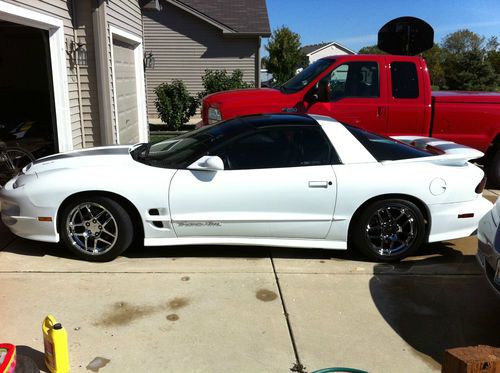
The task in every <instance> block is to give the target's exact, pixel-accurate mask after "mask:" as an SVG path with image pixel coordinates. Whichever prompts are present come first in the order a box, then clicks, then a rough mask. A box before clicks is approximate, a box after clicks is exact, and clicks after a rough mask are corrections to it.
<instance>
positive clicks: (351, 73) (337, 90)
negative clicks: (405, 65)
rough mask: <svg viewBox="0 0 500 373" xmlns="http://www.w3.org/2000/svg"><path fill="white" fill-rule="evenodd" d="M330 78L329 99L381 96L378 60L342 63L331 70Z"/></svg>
mask: <svg viewBox="0 0 500 373" xmlns="http://www.w3.org/2000/svg"><path fill="white" fill-rule="evenodd" d="M329 80H330V81H329V92H328V94H329V97H328V100H329V101H338V100H340V99H342V98H376V97H380V86H379V71H378V64H377V63H376V62H368V61H367V62H363V61H356V62H348V63H345V64H342V65H340V66H337V67H336V68H335V69H334V70H333V71H332V72H331V74H330V75H329Z"/></svg>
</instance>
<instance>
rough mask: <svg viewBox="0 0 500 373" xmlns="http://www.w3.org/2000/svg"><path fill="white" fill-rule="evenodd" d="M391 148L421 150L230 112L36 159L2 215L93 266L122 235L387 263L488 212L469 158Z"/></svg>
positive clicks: (13, 226)
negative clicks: (354, 255) (129, 141)
mask: <svg viewBox="0 0 500 373" xmlns="http://www.w3.org/2000/svg"><path fill="white" fill-rule="evenodd" d="M403 140H404V141H408V142H412V141H413V143H414V144H416V145H418V146H420V148H424V149H419V148H418V147H417V146H410V145H407V144H405V143H403V142H400V141H396V140H393V139H390V138H387V137H383V136H379V135H375V134H373V133H370V132H366V131H364V130H361V129H358V128H355V127H351V126H347V125H343V124H341V123H338V122H336V121H335V120H332V119H330V118H327V117H321V116H313V115H311V116H308V115H285V114H282V115H279V114H277V115H255V116H247V117H241V118H236V119H233V120H229V121H226V122H223V123H220V124H217V125H214V126H209V127H203V128H201V129H198V130H195V131H192V132H190V133H187V134H185V135H182V136H179V137H176V138H174V139H170V140H166V141H162V142H159V143H156V144H137V145H134V146H114V147H102V148H94V149H88V150H79V151H73V152H69V153H62V154H56V155H53V156H49V157H46V158H42V159H39V160H37V161H35V162H33V163H32V164H30V165H28V166H27V167H25V169H24V170H23V172H22V173H21V174H20V175H18V176H17V177H15V178H14V179H12V180H10V181H9V182H7V184H6V185H5V187H4V188H3V189H2V190H0V201H1V213H2V220H3V222H4V223H5V224H6V225H7V227H9V228H10V230H11V231H12V232H13V233H15V234H16V235H18V236H21V237H25V238H28V239H33V240H39V241H45V242H59V241H60V240H62V241H63V242H64V244H65V245H66V246H67V248H68V249H69V250H71V251H72V252H73V253H74V254H76V255H78V256H79V257H80V258H83V259H86V260H93V261H107V260H112V259H113V258H115V257H116V256H118V255H120V254H121V253H122V252H123V251H124V250H126V249H127V248H128V247H129V246H130V245H131V243H132V241H133V239H134V237H135V238H139V239H140V240H142V239H144V245H146V246H164V245H187V244H230V245H269V246H286V247H302V248H324V249H347V246H348V244H350V245H352V246H354V247H357V248H359V249H360V250H361V251H362V252H364V253H365V254H366V255H368V256H369V257H370V258H372V259H374V260H379V261H395V260H399V259H402V258H404V257H406V256H408V255H411V254H413V253H415V251H416V250H417V249H418V248H419V247H420V246H421V245H422V244H423V243H425V242H435V241H441V240H448V239H453V238H458V237H463V236H468V235H470V234H472V233H473V232H474V231H475V230H476V228H477V225H478V221H479V219H480V218H481V217H482V216H483V215H484V214H485V213H486V212H487V211H488V210H489V209H490V208H491V203H490V202H488V201H487V200H486V199H484V198H483V197H482V195H481V192H482V190H483V187H484V183H485V179H484V174H483V171H481V169H479V168H478V167H476V166H474V165H472V164H470V163H468V160H470V159H474V158H478V157H480V156H481V155H482V153H480V152H478V151H476V150H474V149H471V148H466V147H461V146H459V145H457V144H453V143H451V144H450V143H445V144H444V145H443V144H442V143H440V142H436V141H434V142H432V143H431V144H432V146H429V145H425V144H428V143H429V141H433V140H432V139H430V140H429V139H428V141H423V140H422V139H420V140H419V139H413V140H412V139H411V138H404V139H403ZM434 140H435V139H434ZM440 145H442V146H440ZM425 149H428V150H425ZM443 149H444V150H443ZM429 150H430V151H429Z"/></svg>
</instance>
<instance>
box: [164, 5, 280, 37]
mask: <svg viewBox="0 0 500 373" xmlns="http://www.w3.org/2000/svg"><path fill="white" fill-rule="evenodd" d="M172 2H173V3H175V2H177V3H180V4H183V5H185V6H187V7H189V8H191V9H193V10H195V11H197V12H199V13H201V14H203V15H204V16H206V17H209V18H211V19H213V20H214V21H216V22H218V23H220V24H223V25H224V26H226V27H228V28H230V29H231V30H234V31H235V32H237V33H253V34H260V35H262V36H269V35H270V34H271V31H270V30H271V29H270V27H269V17H268V14H267V6H266V0H211V1H207V0H175V1H172Z"/></svg>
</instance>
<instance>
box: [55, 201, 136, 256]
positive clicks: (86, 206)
mask: <svg viewBox="0 0 500 373" xmlns="http://www.w3.org/2000/svg"><path fill="white" fill-rule="evenodd" d="M60 224H61V226H60V233H61V238H62V241H63V242H64V243H65V244H66V246H67V248H68V249H69V250H70V251H71V252H73V253H74V254H75V255H76V256H78V257H79V258H81V259H84V260H88V261H94V262H106V261H110V260H113V259H114V258H116V257H117V256H118V255H120V254H121V253H123V252H124V251H125V250H126V249H127V248H128V247H129V246H130V244H131V243H132V240H133V237H134V234H133V225H132V221H131V219H130V216H129V215H128V213H127V212H126V211H125V209H124V208H123V207H122V206H120V204H118V203H117V202H116V201H114V200H112V199H110V198H107V197H84V198H79V199H78V200H74V201H72V202H70V203H69V204H67V205H66V206H65V207H64V208H63V210H62V212H61V220H60Z"/></svg>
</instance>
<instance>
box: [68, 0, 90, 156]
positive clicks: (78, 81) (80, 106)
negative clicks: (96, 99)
mask: <svg viewBox="0 0 500 373" xmlns="http://www.w3.org/2000/svg"><path fill="white" fill-rule="evenodd" d="M71 9H72V12H73V14H72V17H73V43H75V45H77V44H78V31H77V28H78V19H77V12H78V11H77V9H76V2H75V0H71ZM75 67H76V86H77V89H78V110H79V112H80V133H81V136H82V148H83V149H85V148H86V146H85V122H84V120H83V103H82V79H81V76H80V65H79V64H78V63H75Z"/></svg>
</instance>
